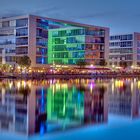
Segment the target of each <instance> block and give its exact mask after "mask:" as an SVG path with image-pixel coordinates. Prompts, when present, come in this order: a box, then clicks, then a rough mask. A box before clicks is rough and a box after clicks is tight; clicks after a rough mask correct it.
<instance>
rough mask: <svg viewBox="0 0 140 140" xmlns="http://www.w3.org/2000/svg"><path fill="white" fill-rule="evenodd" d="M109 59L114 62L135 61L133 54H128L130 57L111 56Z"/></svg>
mask: <svg viewBox="0 0 140 140" xmlns="http://www.w3.org/2000/svg"><path fill="white" fill-rule="evenodd" d="M109 59H111V60H112V61H113V60H114V61H115V60H132V59H133V55H132V54H128V55H121V56H118V55H110V56H109Z"/></svg>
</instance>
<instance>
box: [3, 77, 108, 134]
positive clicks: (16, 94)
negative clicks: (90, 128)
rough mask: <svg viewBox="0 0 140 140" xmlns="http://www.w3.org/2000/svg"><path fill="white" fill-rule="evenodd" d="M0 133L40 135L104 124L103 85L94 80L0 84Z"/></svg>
mask: <svg viewBox="0 0 140 140" xmlns="http://www.w3.org/2000/svg"><path fill="white" fill-rule="evenodd" d="M0 87H1V89H0V130H1V131H3V130H6V131H10V132H11V131H12V132H19V133H24V134H26V135H30V134H33V133H38V132H40V133H41V134H43V133H45V132H49V131H54V130H59V129H60V130H62V129H66V128H70V127H77V126H78V127H79V126H81V125H84V124H89V123H92V124H98V123H104V122H107V118H108V115H107V114H108V112H107V111H108V109H107V93H106V91H107V90H106V88H107V87H106V85H104V83H103V82H102V81H98V80H97V81H95V80H78V79H76V80H69V81H66V80H48V81H9V80H3V81H1V82H0Z"/></svg>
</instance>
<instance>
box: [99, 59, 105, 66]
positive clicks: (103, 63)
mask: <svg viewBox="0 0 140 140" xmlns="http://www.w3.org/2000/svg"><path fill="white" fill-rule="evenodd" d="M99 65H100V66H106V65H107V62H106V61H105V59H101V60H100V62H99Z"/></svg>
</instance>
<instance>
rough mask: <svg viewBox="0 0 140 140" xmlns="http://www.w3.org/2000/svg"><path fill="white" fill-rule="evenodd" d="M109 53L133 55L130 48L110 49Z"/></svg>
mask: <svg viewBox="0 0 140 140" xmlns="http://www.w3.org/2000/svg"><path fill="white" fill-rule="evenodd" d="M110 53H133V49H132V48H116V49H110Z"/></svg>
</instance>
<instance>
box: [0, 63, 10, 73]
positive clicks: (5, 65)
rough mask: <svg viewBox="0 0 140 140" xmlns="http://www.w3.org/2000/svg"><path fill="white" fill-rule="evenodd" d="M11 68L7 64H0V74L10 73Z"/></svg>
mask: <svg viewBox="0 0 140 140" xmlns="http://www.w3.org/2000/svg"><path fill="white" fill-rule="evenodd" d="M10 68H11V66H10V65H9V64H1V65H0V69H1V71H2V72H10Z"/></svg>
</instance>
